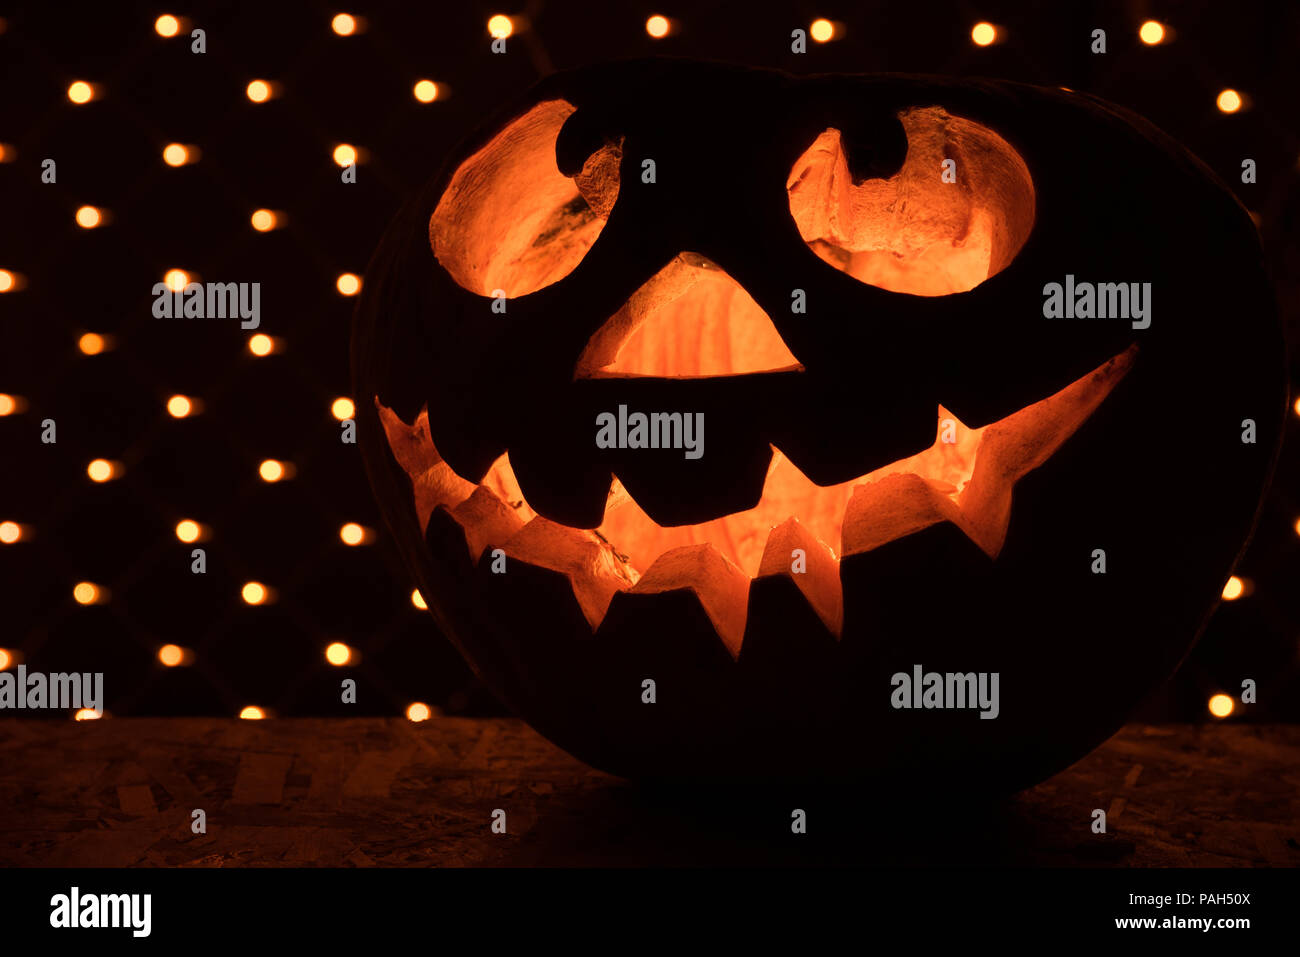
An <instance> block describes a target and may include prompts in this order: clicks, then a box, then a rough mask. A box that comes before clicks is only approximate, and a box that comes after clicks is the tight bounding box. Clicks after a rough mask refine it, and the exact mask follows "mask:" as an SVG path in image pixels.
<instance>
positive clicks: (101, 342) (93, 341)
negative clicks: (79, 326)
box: [77, 332, 108, 356]
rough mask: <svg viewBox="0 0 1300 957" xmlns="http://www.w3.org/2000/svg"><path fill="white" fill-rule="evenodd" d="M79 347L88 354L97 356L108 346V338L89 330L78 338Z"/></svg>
mask: <svg viewBox="0 0 1300 957" xmlns="http://www.w3.org/2000/svg"><path fill="white" fill-rule="evenodd" d="M77 348H78V349H80V350H81V351H82V352H83V353H85V354H86V355H88V356H97V355H99V354H100V353H101V352H103V351H104V350H105V349H107V348H108V340H107V339H105V338H104V337H103V336H101V335H100V334H99V333H97V332H87V333H86V334H85V335H83V336H82V337H81V338H80V339H78V340H77Z"/></svg>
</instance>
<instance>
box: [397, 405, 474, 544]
mask: <svg viewBox="0 0 1300 957" xmlns="http://www.w3.org/2000/svg"><path fill="white" fill-rule="evenodd" d="M375 409H376V410H377V411H378V413H379V421H380V423H381V424H382V425H383V427H384V436H385V437H386V438H387V439H388V448H389V449H390V450H391V451H392V453H393V458H395V459H397V464H398V465H400V466H401V467H402V471H404V472H405V473H406V474H407V476H409V477H410V479H411V489H412V492H413V493H414V495H415V514H416V516H417V517H418V518H419V520H420V528H421V529H424V528H427V527H428V525H429V516H430V514H432V512H433V510H434V509H435V508H437V507H438V506H439V505H445V506H447V507H448V508H452V507H454V506H457V505H459V504H460V503H461V502H463V501H465V500H466V499H467V498H469V497H470V495H472V494H473V492H474V489H475V485H474V483H473V482H467V481H465V480H464V479H463V478H461V477H460V476H459V475H457V474H456V473H455V472H454V471H452V469H451V466H449V465H448V464H447V463H446V462H444V461H443V460H442V456H441V455H439V454H438V450H437V448H435V447H434V444H433V439H432V438H431V437H430V435H429V414H428V411H427V409H421V410H420V414H419V415H418V416H416V418H415V421H414V422H413V423H412V424H410V425H407V424H406V423H405V422H403V421H402V420H401V418H400V417H399V416H398V415H397V413H395V412H394V411H393V410H392V409H390V408H388V407H387V406H385V405H384V404H383V403H382V402H380V401H379V397H378V396H375Z"/></svg>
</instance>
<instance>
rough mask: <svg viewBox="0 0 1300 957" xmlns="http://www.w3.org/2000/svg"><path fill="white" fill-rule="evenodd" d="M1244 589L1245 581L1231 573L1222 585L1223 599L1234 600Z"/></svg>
mask: <svg viewBox="0 0 1300 957" xmlns="http://www.w3.org/2000/svg"><path fill="white" fill-rule="evenodd" d="M1245 591H1246V583H1245V582H1244V581H1242V580H1241V579H1240V578H1238V577H1237V576H1236V575H1233V576H1232V577H1231V578H1229V579H1228V581H1227V584H1225V585H1224V586H1223V599H1224V601H1234V600H1236V599H1238V598H1240V597H1241V596H1242V594H1243V593H1244V592H1245Z"/></svg>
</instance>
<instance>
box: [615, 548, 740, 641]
mask: <svg viewBox="0 0 1300 957" xmlns="http://www.w3.org/2000/svg"><path fill="white" fill-rule="evenodd" d="M679 588H689V589H690V590H691V591H693V592H695V596H696V597H697V598H698V599H699V600H700V604H701V605H702V606H703V607H704V612H705V614H707V615H708V616H709V621H711V622H713V627H714V629H715V630H716V631H717V633H718V637H719V638H720V639H721V640H722V643H723V644H724V645H726V646H727V650H728V651H729V652H731V657H732V658H735V657H736V656H737V655H738V654H740V645H741V642H742V641H743V640H744V637H745V619H746V617H747V616H748V613H749V576H748V575H746V574H745V573H744V572H742V571H741V570H740V569H739V568H737V567H736V566H735V565H733V564H731V562H729V561H727V560H726V559H725V558H723V557H722V554H721V553H720V552H719V551H718V550H717V549H716V548H714V547H713V546H712V545H709V544H708V543H704V544H700V545H686V546H683V547H681V548H674V549H673V550H672V551H670V552H665V553H664V554H662V555H660V556H659V558H658V559H657V560H656V561H655V563H654V564H653V565H651V566H650V569H649V571H647V572H646V573H645V574H644V575H642V576H641V580H640V581H639V582H637V583H636V586H635V587H634V588H632V589H631V591H632V593H633V594H638V595H646V594H656V593H658V592H666V591H674V590H676V589H679Z"/></svg>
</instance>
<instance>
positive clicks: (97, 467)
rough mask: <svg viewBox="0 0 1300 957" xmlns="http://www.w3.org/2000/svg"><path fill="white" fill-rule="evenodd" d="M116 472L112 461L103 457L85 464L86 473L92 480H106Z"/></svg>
mask: <svg viewBox="0 0 1300 957" xmlns="http://www.w3.org/2000/svg"><path fill="white" fill-rule="evenodd" d="M116 472H117V469H115V468H113V463H111V462H109V461H107V460H105V459H95V460H94V461H93V462H91V463H90V464H89V465H87V466H86V474H87V475H89V476H90V480H91V481H92V482H107V481H108V480H109V479H111V478H112V477H113V476H114V474H115V473H116Z"/></svg>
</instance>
